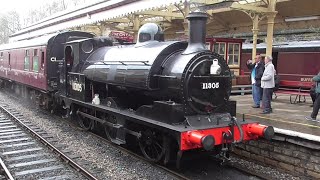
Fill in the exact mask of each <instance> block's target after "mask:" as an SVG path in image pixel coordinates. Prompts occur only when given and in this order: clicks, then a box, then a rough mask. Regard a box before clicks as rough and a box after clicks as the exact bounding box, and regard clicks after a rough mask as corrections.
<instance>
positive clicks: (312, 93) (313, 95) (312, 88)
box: [310, 84, 317, 107]
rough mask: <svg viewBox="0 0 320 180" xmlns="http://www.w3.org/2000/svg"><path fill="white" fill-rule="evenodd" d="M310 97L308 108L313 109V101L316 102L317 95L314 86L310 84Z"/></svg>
mask: <svg viewBox="0 0 320 180" xmlns="http://www.w3.org/2000/svg"><path fill="white" fill-rule="evenodd" d="M310 97H311V99H312V105H311V106H310V107H313V105H314V101H315V100H316V97H317V93H316V84H312V86H311V89H310Z"/></svg>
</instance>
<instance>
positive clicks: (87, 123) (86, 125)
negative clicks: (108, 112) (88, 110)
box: [78, 115, 94, 131]
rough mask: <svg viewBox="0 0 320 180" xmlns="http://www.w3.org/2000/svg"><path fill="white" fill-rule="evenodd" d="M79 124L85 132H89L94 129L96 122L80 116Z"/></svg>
mask: <svg viewBox="0 0 320 180" xmlns="http://www.w3.org/2000/svg"><path fill="white" fill-rule="evenodd" d="M78 119H79V120H78V122H79V126H80V127H81V128H82V129H83V130H85V131H88V130H90V129H92V128H93V124H94V121H93V120H91V119H89V118H86V117H82V116H81V115H78Z"/></svg>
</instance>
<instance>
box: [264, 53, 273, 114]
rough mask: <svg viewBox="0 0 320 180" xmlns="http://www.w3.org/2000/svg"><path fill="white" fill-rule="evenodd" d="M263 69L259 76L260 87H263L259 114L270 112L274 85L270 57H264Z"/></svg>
mask: <svg viewBox="0 0 320 180" xmlns="http://www.w3.org/2000/svg"><path fill="white" fill-rule="evenodd" d="M264 63H265V70H264V72H263V75H262V78H261V87H262V88H263V96H262V104H263V111H262V112H261V114H270V113H271V112H272V108H271V99H272V93H273V88H274V87H275V82H274V74H275V69H274V65H273V64H272V57H271V56H266V57H265V59H264Z"/></svg>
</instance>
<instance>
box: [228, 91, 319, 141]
mask: <svg viewBox="0 0 320 180" xmlns="http://www.w3.org/2000/svg"><path fill="white" fill-rule="evenodd" d="M230 99H232V100H236V101H237V113H238V115H237V118H238V119H239V118H241V119H242V114H244V115H245V118H246V119H252V120H257V121H259V122H261V124H265V125H272V126H274V127H277V128H281V129H286V130H292V131H297V132H301V133H307V134H312V135H316V136H320V113H319V115H318V117H317V120H318V122H314V121H308V120H306V119H305V117H306V116H310V114H311V112H312V107H310V105H311V104H312V101H311V98H310V97H309V96H306V102H304V103H297V104H291V103H290V96H289V95H278V97H277V99H273V100H272V102H271V106H272V109H273V113H271V114H260V113H261V112H262V109H261V108H252V107H251V106H252V105H253V99H252V95H251V94H248V95H243V96H241V95H236V96H231V97H230Z"/></svg>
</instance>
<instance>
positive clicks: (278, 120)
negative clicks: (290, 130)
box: [244, 114, 320, 129]
mask: <svg viewBox="0 0 320 180" xmlns="http://www.w3.org/2000/svg"><path fill="white" fill-rule="evenodd" d="M244 115H247V116H251V117H257V118H261V119H267V120H271V121H277V122H283V123H288V124H297V125H302V126H308V127H313V128H319V129H320V126H315V125H312V124H305V123H298V122H290V121H285V120H280V119H273V118H268V117H264V116H258V115H255V114H244Z"/></svg>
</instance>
